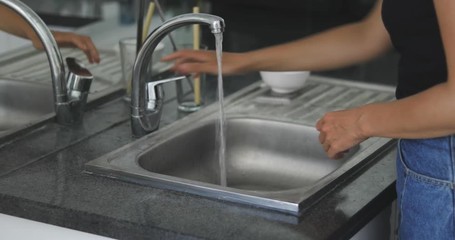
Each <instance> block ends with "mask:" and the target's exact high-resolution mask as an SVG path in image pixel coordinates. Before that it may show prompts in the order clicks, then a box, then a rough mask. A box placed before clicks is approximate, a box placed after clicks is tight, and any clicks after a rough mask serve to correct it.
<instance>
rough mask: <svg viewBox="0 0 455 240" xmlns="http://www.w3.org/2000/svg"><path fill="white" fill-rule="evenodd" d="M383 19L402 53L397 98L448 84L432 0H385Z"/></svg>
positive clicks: (397, 48)
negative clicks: (439, 84) (444, 83)
mask: <svg viewBox="0 0 455 240" xmlns="http://www.w3.org/2000/svg"><path fill="white" fill-rule="evenodd" d="M382 19H383V21H384V25H385V27H386V29H387V31H388V32H389V34H390V38H391V40H392V43H393V45H394V47H395V48H396V50H397V51H398V52H399V53H400V61H399V66H398V85H397V90H396V97H397V98H398V99H400V98H404V97H407V96H410V95H413V94H416V93H418V92H421V91H423V90H425V89H428V88H430V87H432V86H434V85H436V84H438V83H441V82H445V81H447V65H446V59H445V54H444V49H443V46H442V40H441V35H440V32H439V26H438V21H437V18H436V12H435V9H434V5H433V0H383V4H382Z"/></svg>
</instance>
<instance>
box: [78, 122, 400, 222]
mask: <svg viewBox="0 0 455 240" xmlns="http://www.w3.org/2000/svg"><path fill="white" fill-rule="evenodd" d="M195 115H198V114H195ZM200 115H203V114H200ZM227 117H228V118H254V119H264V118H261V117H257V116H254V115H244V114H242V115H238V114H232V115H227ZM202 119H203V121H194V118H193V116H192V115H190V116H187V117H186V118H183V119H181V120H179V121H176V122H174V123H173V124H170V125H169V126H166V127H165V128H163V129H161V130H160V131H157V132H153V133H151V134H149V135H146V136H145V137H142V138H140V139H137V140H136V141H134V142H132V143H129V144H127V145H125V146H123V147H121V148H119V149H117V150H116V151H113V152H110V153H108V154H105V155H103V156H101V157H99V158H97V159H94V160H92V161H89V162H88V163H86V164H85V169H84V172H85V173H87V174H93V175H95V174H96V175H102V176H105V177H110V178H113V179H120V180H124V181H127V182H132V183H135V184H140V185H144V186H150V187H157V188H160V189H166V190H172V191H177V192H184V193H190V194H193V195H196V196H203V197H208V198H212V199H213V198H214V199H218V200H222V201H229V202H237V203H242V204H247V205H253V206H256V207H262V208H265V209H271V210H275V211H279V212H284V213H288V214H292V215H296V216H299V215H301V214H302V212H303V210H305V209H307V208H308V207H310V206H311V205H312V204H313V203H314V202H315V201H316V200H317V199H319V198H320V197H322V196H323V195H325V194H327V192H328V191H330V190H331V189H332V188H333V187H335V186H336V185H337V183H336V182H335V180H340V181H342V180H344V178H341V177H342V176H343V175H345V176H346V177H348V175H349V176H350V175H352V174H353V173H355V172H357V171H359V170H361V169H362V168H363V167H365V166H366V165H368V164H369V163H371V162H372V161H373V160H374V159H376V157H375V156H371V155H373V154H372V153H379V152H384V151H387V150H389V149H390V147H391V146H393V144H392V142H393V140H392V139H385V138H370V139H368V140H366V141H365V142H363V143H362V144H360V149H359V150H358V151H357V152H356V153H355V154H354V155H353V156H352V157H351V158H350V159H348V160H347V161H346V162H345V163H344V164H342V165H341V166H340V167H339V168H337V169H335V170H334V171H332V172H331V173H330V174H328V175H326V176H324V177H322V178H321V179H319V180H318V181H316V182H315V183H314V184H311V185H307V186H304V187H300V188H293V189H287V190H281V191H267V192H264V191H254V190H253V191H251V190H243V189H238V188H232V187H229V186H226V187H225V186H220V185H217V184H212V183H206V182H201V181H196V180H189V179H185V178H180V177H175V176H170V175H165V174H160V173H156V172H151V171H147V170H145V169H143V168H142V167H141V166H140V165H139V163H138V157H139V155H140V154H142V153H143V152H144V151H148V150H150V148H152V147H154V146H156V145H158V144H159V143H162V142H164V141H166V140H169V139H172V138H173V137H175V136H177V135H179V134H181V133H182V132H185V131H187V129H186V128H193V127H194V126H199V125H202V124H203V123H204V122H205V121H211V120H213V115H211V116H204V117H202ZM265 120H267V121H276V120H273V119H272V120H270V119H265ZM191 123H193V124H192V125H191V126H189V125H188V124H191ZM286 123H289V124H296V123H293V122H286ZM301 125H303V124H301ZM303 126H307V127H311V126H308V125H303ZM365 145H368V146H367V147H365ZM134 147H136V148H134ZM372 149H374V151H371V150H372ZM126 159H134V160H130V161H131V162H132V163H133V166H131V165H128V166H124V165H122V164H125V163H118V162H121V160H124V161H123V162H125V161H126ZM115 160H117V162H114V161H115ZM334 161H336V160H334ZM127 168H129V169H127Z"/></svg>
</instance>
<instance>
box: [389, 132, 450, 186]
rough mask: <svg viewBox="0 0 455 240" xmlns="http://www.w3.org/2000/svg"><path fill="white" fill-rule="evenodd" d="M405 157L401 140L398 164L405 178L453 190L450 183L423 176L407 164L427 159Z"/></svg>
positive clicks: (415, 156)
mask: <svg viewBox="0 0 455 240" xmlns="http://www.w3.org/2000/svg"><path fill="white" fill-rule="evenodd" d="M405 155H406V154H404V149H403V146H402V140H399V141H398V161H400V163H401V165H402V166H401V167H402V171H403V174H405V175H406V177H410V178H413V179H415V180H416V181H420V182H425V183H428V184H433V185H435V186H444V187H449V188H451V189H453V185H454V184H453V183H452V182H451V181H449V180H446V179H441V178H437V177H433V176H430V175H429V174H424V173H422V171H420V169H414V166H413V164H412V163H409V162H410V161H412V162H416V161H427V159H419V158H418V155H413V157H414V158H415V159H407V158H406V157H405ZM397 170H398V169H397ZM426 170H427V169H426ZM443 175H446V174H443ZM447 178H448V177H447Z"/></svg>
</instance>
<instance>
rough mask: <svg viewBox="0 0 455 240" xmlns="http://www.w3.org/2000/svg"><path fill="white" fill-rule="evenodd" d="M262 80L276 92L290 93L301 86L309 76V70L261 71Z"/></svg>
mask: <svg viewBox="0 0 455 240" xmlns="http://www.w3.org/2000/svg"><path fill="white" fill-rule="evenodd" d="M260 74H261V78H262V80H263V81H264V82H265V83H266V84H267V85H269V86H270V88H271V89H272V91H274V92H277V93H291V92H295V91H297V90H299V89H301V88H302V87H303V85H304V84H305V82H306V80H307V79H308V77H309V76H310V71H285V72H268V71H261V72H260Z"/></svg>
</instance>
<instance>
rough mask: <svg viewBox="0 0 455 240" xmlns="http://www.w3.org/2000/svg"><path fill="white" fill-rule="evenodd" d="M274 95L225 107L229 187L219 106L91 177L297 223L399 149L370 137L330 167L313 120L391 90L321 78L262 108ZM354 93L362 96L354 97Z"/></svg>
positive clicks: (114, 158) (99, 162)
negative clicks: (256, 211) (254, 209)
mask: <svg viewBox="0 0 455 240" xmlns="http://www.w3.org/2000/svg"><path fill="white" fill-rule="evenodd" d="M312 78H313V80H314V79H315V77H312ZM324 85H327V86H329V87H327V88H326V87H325V86H324ZM359 89H360V90H361V91H360V90H359ZM268 91H269V90H268V88H267V87H263V86H261V85H260V84H254V85H252V86H250V87H249V88H246V89H243V90H242V91H240V92H238V93H236V94H234V95H231V96H230V97H229V98H227V99H226V101H225V104H226V105H225V106H226V114H227V115H226V122H227V133H226V154H225V159H226V160H225V172H226V180H227V181H226V182H227V184H226V185H222V184H221V182H223V181H221V177H220V176H221V175H222V174H221V172H222V170H220V166H221V164H220V162H219V159H218V145H219V144H218V141H219V138H218V136H217V132H218V130H217V128H218V107H219V106H218V105H217V104H212V105H210V106H208V107H206V108H204V109H202V110H201V111H199V112H197V113H193V114H190V115H189V116H187V117H185V118H183V119H181V120H178V121H176V122H174V123H172V124H170V125H168V126H165V127H163V128H162V129H161V130H159V131H156V132H154V133H152V134H149V135H147V136H145V137H143V138H140V139H138V140H136V141H134V142H132V143H130V144H127V145H126V146H124V147H122V148H120V149H118V150H116V151H114V152H111V153H108V154H106V155H104V156H101V157H99V158H97V159H95V160H92V161H90V162H88V163H87V164H86V166H85V170H86V172H87V173H90V174H97V175H102V176H107V177H111V178H114V179H120V180H123V181H129V182H133V183H138V184H143V185H147V186H153V187H158V188H164V189H170V190H174V191H180V192H185V193H191V194H195V195H199V196H204V197H209V198H213V199H218V200H222V201H230V202H236V203H241V204H247V205H252V206H255V207H260V208H265V209H270V210H274V211H279V212H285V213H289V214H292V215H297V216H299V215H301V214H302V212H304V210H305V209H307V208H308V207H310V206H311V205H312V204H314V203H315V201H317V200H318V199H320V198H321V197H322V196H324V195H325V194H327V193H328V192H329V191H331V190H333V188H335V187H336V186H337V185H339V184H340V183H342V182H343V181H345V180H346V179H348V178H349V177H351V176H353V174H355V173H356V172H358V171H360V170H361V169H363V168H364V167H366V166H368V165H369V164H370V163H371V162H373V161H374V160H376V159H377V157H378V156H379V155H380V154H381V153H383V152H386V151H388V150H389V149H390V147H391V146H393V145H392V143H393V140H391V139H386V138H370V139H368V140H366V141H364V142H362V143H361V144H360V145H359V146H356V147H354V148H353V149H351V150H350V151H349V152H348V153H347V154H346V155H345V156H344V158H343V159H340V160H331V159H329V158H328V157H327V156H326V154H325V152H324V151H323V149H322V147H321V145H320V143H319V140H318V134H319V133H318V131H317V130H316V129H315V128H314V124H315V121H314V119H318V118H319V117H320V116H322V114H323V113H324V112H326V111H328V110H333V109H334V107H336V108H338V107H349V106H348V105H347V104H350V105H352V104H358V103H359V102H361V103H364V102H365V98H368V99H370V100H371V98H373V100H374V99H376V100H378V101H379V100H381V101H382V100H389V99H390V98H393V89H389V88H376V87H371V86H366V85H362V86H361V87H358V86H357V85H356V84H352V85H351V84H349V83H346V82H344V83H343V82H340V81H328V80H324V79H318V81H314V82H312V81H310V83H307V86H306V87H305V88H304V89H303V91H302V92H300V93H299V94H298V96H293V97H292V99H290V100H289V101H288V102H290V103H286V104H282V103H283V102H285V101H281V100H280V101H279V103H280V104H281V105H276V103H270V102H269V103H264V97H267V96H268V94H267V93H268ZM351 92H352V93H356V95H355V96H354V97H353V96H349V94H351ZM359 92H360V94H359ZM340 93H341V94H340ZM346 93H348V94H346ZM315 96H316V97H315ZM309 98H311V101H309V100H308V99H309ZM257 99H261V101H260V102H257V101H256V100H257ZM315 99H316V100H319V101H316V100H315ZM342 99H345V100H342ZM267 101H268V100H267ZM331 102H333V104H332V103H331ZM293 104H295V106H294V105H293ZM343 104H345V105H343Z"/></svg>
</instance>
